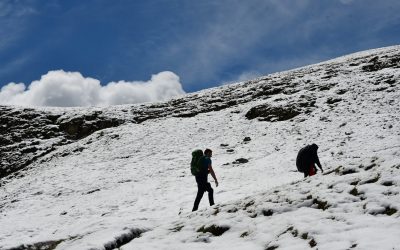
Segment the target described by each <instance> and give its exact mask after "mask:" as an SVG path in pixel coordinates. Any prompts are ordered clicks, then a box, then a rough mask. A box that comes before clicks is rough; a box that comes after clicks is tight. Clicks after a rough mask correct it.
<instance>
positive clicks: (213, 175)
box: [208, 165, 218, 187]
mask: <svg viewBox="0 0 400 250" xmlns="http://www.w3.org/2000/svg"><path fill="white" fill-rule="evenodd" d="M208 171H210V174H211V176H212V178H214V180H215V185H216V186H217V187H218V180H217V176H215V173H214V169H213V168H212V166H211V165H209V166H208Z"/></svg>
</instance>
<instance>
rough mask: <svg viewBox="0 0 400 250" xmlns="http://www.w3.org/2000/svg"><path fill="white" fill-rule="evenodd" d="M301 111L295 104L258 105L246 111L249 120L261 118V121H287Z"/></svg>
mask: <svg viewBox="0 0 400 250" xmlns="http://www.w3.org/2000/svg"><path fill="white" fill-rule="evenodd" d="M299 114H300V112H299V111H298V110H297V109H296V108H295V107H293V106H287V107H284V106H271V105H269V104H263V105H258V106H255V107H253V108H251V109H250V110H249V111H248V112H247V113H246V118H247V119H249V120H252V119H255V118H259V120H260V121H269V122H275V121H286V120H289V119H292V118H293V117H296V116H297V115H299Z"/></svg>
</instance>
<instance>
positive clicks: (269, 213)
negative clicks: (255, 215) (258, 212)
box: [262, 209, 274, 216]
mask: <svg viewBox="0 0 400 250" xmlns="http://www.w3.org/2000/svg"><path fill="white" fill-rule="evenodd" d="M262 213H263V215H264V216H272V215H273V214H274V212H273V211H272V210H271V209H268V210H263V211H262Z"/></svg>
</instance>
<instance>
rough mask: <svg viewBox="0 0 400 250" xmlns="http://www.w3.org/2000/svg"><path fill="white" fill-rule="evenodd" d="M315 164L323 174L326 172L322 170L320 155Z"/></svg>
mask: <svg viewBox="0 0 400 250" xmlns="http://www.w3.org/2000/svg"><path fill="white" fill-rule="evenodd" d="M315 163H316V164H317V166H318V167H319V169H321V172H322V173H323V172H324V170H323V169H322V166H321V163H320V162H319V158H318V155H316V158H315Z"/></svg>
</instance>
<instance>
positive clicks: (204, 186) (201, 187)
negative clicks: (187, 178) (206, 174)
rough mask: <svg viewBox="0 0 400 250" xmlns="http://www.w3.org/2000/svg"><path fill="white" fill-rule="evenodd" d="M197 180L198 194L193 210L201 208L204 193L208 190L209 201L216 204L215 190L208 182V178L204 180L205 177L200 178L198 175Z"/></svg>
mask: <svg viewBox="0 0 400 250" xmlns="http://www.w3.org/2000/svg"><path fill="white" fill-rule="evenodd" d="M196 182H197V195H196V199H195V200H194V205H193V210H192V211H196V210H197V209H198V208H199V204H200V201H201V198H203V194H204V192H206V191H207V192H208V201H209V202H210V206H212V205H214V190H213V189H212V187H211V184H210V183H209V182H207V179H205V180H204V178H198V177H197V176H196Z"/></svg>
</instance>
